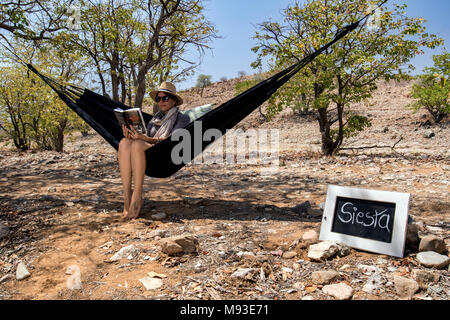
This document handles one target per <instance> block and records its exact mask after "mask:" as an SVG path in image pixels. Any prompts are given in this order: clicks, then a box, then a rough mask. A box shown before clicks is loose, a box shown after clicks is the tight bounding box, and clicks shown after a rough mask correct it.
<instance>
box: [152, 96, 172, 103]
mask: <svg viewBox="0 0 450 320" xmlns="http://www.w3.org/2000/svg"><path fill="white" fill-rule="evenodd" d="M169 99H170V97H169V96H162V97H160V96H157V97H156V98H155V101H156V102H160V101H161V100H162V101H164V102H167V101H169Z"/></svg>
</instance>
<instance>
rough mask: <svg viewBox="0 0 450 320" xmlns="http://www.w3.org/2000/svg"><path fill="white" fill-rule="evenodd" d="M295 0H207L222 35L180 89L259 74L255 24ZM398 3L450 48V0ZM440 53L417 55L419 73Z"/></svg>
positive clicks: (276, 18)
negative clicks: (203, 80) (205, 78)
mask: <svg viewBox="0 0 450 320" xmlns="http://www.w3.org/2000/svg"><path fill="white" fill-rule="evenodd" d="M302 1H303V0H300V2H302ZM294 2H295V1H294V0H209V1H207V2H206V10H205V15H206V16H207V17H208V19H210V21H212V22H213V23H214V24H215V26H216V28H217V30H218V32H219V35H220V36H221V37H222V38H221V39H216V40H214V42H213V44H212V48H213V49H212V50H211V51H206V54H205V56H204V57H203V63H202V65H201V66H200V68H199V70H198V72H197V73H196V74H195V75H194V76H193V77H192V78H190V79H189V80H187V81H185V82H183V83H180V84H178V89H179V90H183V89H187V88H191V87H193V86H195V83H196V80H197V77H198V75H199V74H206V75H211V76H212V81H213V82H216V81H219V80H220V78H222V77H226V78H227V79H231V78H235V77H237V75H238V73H239V72H240V71H244V72H245V73H246V74H248V75H250V74H253V73H255V72H256V71H255V70H254V69H252V68H251V66H250V64H251V63H252V62H253V61H254V60H255V59H256V55H255V54H254V53H253V52H252V51H251V48H252V47H254V46H255V44H256V43H255V40H253V39H252V37H253V36H254V34H255V31H256V27H255V26H256V25H257V24H258V23H261V22H263V21H266V20H269V19H272V20H274V21H280V20H281V19H280V17H281V14H280V11H281V10H282V9H284V8H286V7H287V6H288V5H289V4H292V3H294ZM394 2H396V3H398V2H401V3H405V2H406V3H407V5H408V8H407V15H408V16H410V17H422V18H425V19H426V20H427V24H426V25H427V28H428V31H429V32H430V33H434V34H437V35H438V36H440V37H442V38H444V39H445V46H446V48H447V50H450V45H449V43H450V28H449V27H448V26H449V20H450V16H449V12H450V1H449V0H406V1H398V0H394V1H393V0H390V1H389V3H394ZM440 53H442V49H437V50H433V51H431V50H426V52H425V55H424V56H419V57H417V58H415V59H414V60H413V63H414V65H415V66H416V68H417V72H420V71H421V70H422V69H423V68H424V67H426V66H430V65H431V64H432V60H431V57H432V55H433V54H440Z"/></svg>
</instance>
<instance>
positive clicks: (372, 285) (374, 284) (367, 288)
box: [363, 274, 383, 294]
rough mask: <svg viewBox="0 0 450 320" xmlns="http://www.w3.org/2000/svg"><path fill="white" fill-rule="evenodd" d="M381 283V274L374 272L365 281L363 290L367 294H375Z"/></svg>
mask: <svg viewBox="0 0 450 320" xmlns="http://www.w3.org/2000/svg"><path fill="white" fill-rule="evenodd" d="M382 285H383V280H382V279H381V275H379V274H374V275H372V276H371V277H370V278H369V279H368V280H367V282H366V284H365V285H364V287H363V291H364V292H366V293H369V294H376V293H377V292H378V291H379V290H380V289H381V286H382Z"/></svg>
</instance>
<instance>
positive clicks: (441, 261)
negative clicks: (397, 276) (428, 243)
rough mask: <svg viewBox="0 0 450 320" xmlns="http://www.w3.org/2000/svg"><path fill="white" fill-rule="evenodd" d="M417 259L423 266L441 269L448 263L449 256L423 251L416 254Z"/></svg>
mask: <svg viewBox="0 0 450 320" xmlns="http://www.w3.org/2000/svg"><path fill="white" fill-rule="evenodd" d="M417 260H418V261H419V262H420V263H421V264H422V265H424V266H425V267H430V268H436V269H442V268H444V267H446V266H447V265H448V264H450V258H449V257H447V256H444V255H442V254H439V253H437V252H434V251H425V252H420V253H418V254H417Z"/></svg>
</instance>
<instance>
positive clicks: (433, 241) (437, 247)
mask: <svg viewBox="0 0 450 320" xmlns="http://www.w3.org/2000/svg"><path fill="white" fill-rule="evenodd" d="M419 251H420V252H424V251H434V252H437V253H440V254H442V253H445V252H446V251H447V247H446V246H445V242H444V240H443V239H441V238H439V237H437V236H433V235H429V236H425V237H423V238H422V240H421V241H420V245H419Z"/></svg>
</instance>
